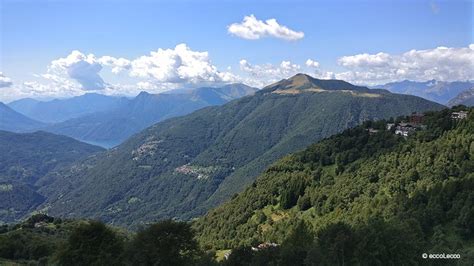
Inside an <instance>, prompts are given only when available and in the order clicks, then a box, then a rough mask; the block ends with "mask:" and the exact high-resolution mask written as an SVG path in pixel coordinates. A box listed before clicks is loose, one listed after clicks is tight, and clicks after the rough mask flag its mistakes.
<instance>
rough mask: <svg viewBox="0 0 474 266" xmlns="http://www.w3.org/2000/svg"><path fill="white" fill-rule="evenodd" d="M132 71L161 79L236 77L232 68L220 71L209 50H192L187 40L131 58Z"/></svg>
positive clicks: (202, 80) (226, 79) (188, 80)
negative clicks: (212, 61)
mask: <svg viewBox="0 0 474 266" xmlns="http://www.w3.org/2000/svg"><path fill="white" fill-rule="evenodd" d="M130 75H131V76H134V77H142V78H150V79H152V80H153V81H154V82H158V83H191V84H198V83H219V82H224V83H225V82H232V81H234V80H235V78H236V77H235V76H234V75H232V74H231V73H229V72H220V71H218V70H217V67H216V66H214V65H213V64H212V63H211V60H210V59H209V54H208V52H199V51H193V50H191V49H190V48H189V47H188V46H187V45H186V44H184V43H183V44H178V45H177V46H176V47H175V48H174V49H158V50H157V51H156V52H151V53H150V55H145V56H141V57H139V58H137V59H135V60H133V61H131V66H130Z"/></svg>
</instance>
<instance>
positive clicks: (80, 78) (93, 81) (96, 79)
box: [49, 50, 106, 90]
mask: <svg viewBox="0 0 474 266" xmlns="http://www.w3.org/2000/svg"><path fill="white" fill-rule="evenodd" d="M101 69H102V64H101V63H100V62H98V60H97V59H96V57H95V56H94V55H93V54H89V55H87V56H86V55H85V54H83V53H81V52H80V51H77V50H75V51H72V52H71V54H69V55H68V56H67V57H64V58H59V59H56V60H54V61H52V62H51V65H50V68H49V71H50V72H52V73H58V74H62V73H66V74H67V75H68V76H69V77H70V78H71V79H74V80H76V81H77V82H79V84H81V86H82V88H83V89H84V90H102V89H104V88H105V87H106V83H105V82H104V80H103V79H102V77H101V76H100V75H99V72H100V70H101Z"/></svg>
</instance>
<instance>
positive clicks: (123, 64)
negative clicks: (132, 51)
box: [98, 55, 131, 74]
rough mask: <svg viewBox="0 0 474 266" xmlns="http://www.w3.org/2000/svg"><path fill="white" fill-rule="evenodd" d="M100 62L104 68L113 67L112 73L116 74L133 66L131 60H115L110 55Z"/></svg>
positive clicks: (103, 57)
mask: <svg viewBox="0 0 474 266" xmlns="http://www.w3.org/2000/svg"><path fill="white" fill-rule="evenodd" d="M98 62H99V63H100V64H102V65H103V66H108V67H111V68H112V73H114V74H117V73H120V72H121V71H124V70H127V69H130V66H131V63H130V60H127V59H125V58H115V57H112V56H108V55H106V56H102V57H101V58H99V59H98Z"/></svg>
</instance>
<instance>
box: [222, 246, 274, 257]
mask: <svg viewBox="0 0 474 266" xmlns="http://www.w3.org/2000/svg"><path fill="white" fill-rule="evenodd" d="M278 246H279V245H278V244H277V243H273V242H265V243H260V244H258V245H257V246H256V247H252V251H260V250H264V249H268V248H275V247H278ZM231 253H232V250H229V251H227V252H226V253H225V254H224V259H225V260H227V259H229V256H230V254H231Z"/></svg>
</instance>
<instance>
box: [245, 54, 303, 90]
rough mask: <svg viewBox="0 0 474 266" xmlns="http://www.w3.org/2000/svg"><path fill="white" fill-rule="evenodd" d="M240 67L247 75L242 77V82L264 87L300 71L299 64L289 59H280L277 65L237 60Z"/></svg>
mask: <svg viewBox="0 0 474 266" xmlns="http://www.w3.org/2000/svg"><path fill="white" fill-rule="evenodd" d="M239 64H240V69H241V70H242V71H243V72H245V74H247V76H248V77H246V78H243V82H244V83H246V84H248V85H250V86H255V87H264V86H266V85H268V84H270V83H273V82H275V81H278V80H281V79H284V78H287V77H290V76H293V75H295V74H297V73H299V72H300V71H301V66H300V65H298V64H294V63H291V62H290V61H281V63H280V64H279V65H273V64H261V65H253V64H251V63H249V62H248V61H247V60H245V59H242V60H240V62H239Z"/></svg>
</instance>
